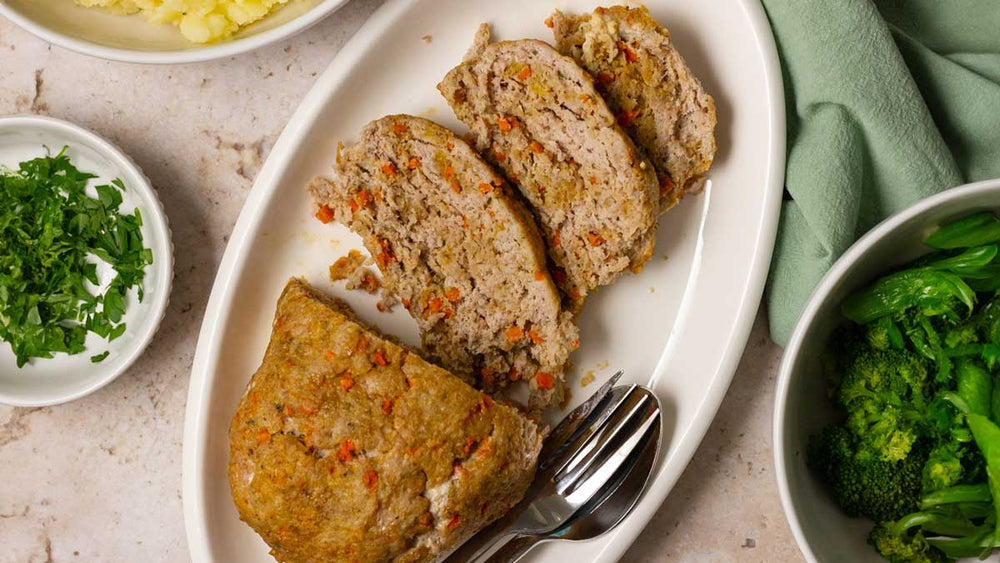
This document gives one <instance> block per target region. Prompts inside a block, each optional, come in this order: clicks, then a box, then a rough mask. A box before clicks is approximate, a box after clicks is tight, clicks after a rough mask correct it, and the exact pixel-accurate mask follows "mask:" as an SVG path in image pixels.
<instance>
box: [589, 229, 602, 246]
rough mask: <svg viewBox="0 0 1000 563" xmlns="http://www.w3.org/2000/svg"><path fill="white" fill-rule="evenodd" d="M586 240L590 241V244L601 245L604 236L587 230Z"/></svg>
mask: <svg viewBox="0 0 1000 563" xmlns="http://www.w3.org/2000/svg"><path fill="white" fill-rule="evenodd" d="M587 242H589V243H590V246H601V245H602V244H604V242H605V241H604V237H602V236H601V235H599V234H597V233H595V232H589V233H587Z"/></svg>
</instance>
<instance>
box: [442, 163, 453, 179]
mask: <svg viewBox="0 0 1000 563" xmlns="http://www.w3.org/2000/svg"><path fill="white" fill-rule="evenodd" d="M454 175H455V169H454V168H452V167H451V165H450V164H449V165H448V166H445V167H444V179H445V180H451V177H452V176H454Z"/></svg>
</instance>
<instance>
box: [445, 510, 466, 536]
mask: <svg viewBox="0 0 1000 563" xmlns="http://www.w3.org/2000/svg"><path fill="white" fill-rule="evenodd" d="M461 521H462V518H461V517H460V516H459V515H458V514H456V515H454V516H452V517H451V520H449V521H448V524H447V525H445V528H446V529H447V530H448V531H449V532H450V531H452V530H454V529H455V528H457V527H458V524H459V522H461Z"/></svg>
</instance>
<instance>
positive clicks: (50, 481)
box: [0, 0, 801, 563]
mask: <svg viewBox="0 0 1000 563" xmlns="http://www.w3.org/2000/svg"><path fill="white" fill-rule="evenodd" d="M379 3H380V2H379V1H377V0H355V1H354V2H351V3H350V4H348V5H347V7H345V8H344V9H342V10H341V11H340V12H338V13H337V14H336V15H334V16H333V17H331V18H329V19H327V20H326V21H325V22H323V23H321V24H320V25H318V26H316V27H314V28H313V29H311V30H310V31H308V32H306V33H304V34H301V35H299V36H297V37H295V38H292V39H290V40H288V41H286V42H284V43H280V44H278V45H274V46H271V47H269V48H265V49H263V50H259V51H257V52H254V53H251V54H248V55H244V56H241V57H238V58H234V59H228V60H223V61H218V62H214V63H206V64H193V65H182V66H139V65H129V64H121V63H113V62H107V61H103V60H98V59H92V58H88V57H85V56H82V55H78V54H76V53H72V52H69V51H66V50H63V49H61V48H58V47H53V46H50V45H48V44H47V43H45V42H44V41H41V40H39V39H37V38H35V37H34V36H32V35H29V34H28V33H26V32H24V31H22V30H20V29H19V28H17V27H15V26H14V25H13V24H11V23H9V22H7V21H5V20H0V115H9V114H15V113H39V114H45V115H51V116H54V117H59V118H62V119H67V120H70V121H73V122H76V123H78V124H80V125H82V126H84V127H87V128H89V129H92V130H94V131H96V132H97V133H99V134H101V135H103V136H105V137H107V138H109V139H111V140H112V141H113V142H115V143H117V144H118V145H119V146H120V147H122V148H123V149H124V150H125V152H127V153H128V154H129V155H131V156H132V158H134V159H135V161H136V162H137V163H138V164H139V165H140V166H141V167H142V168H143V170H144V171H145V172H146V174H147V175H148V176H149V177H150V179H151V180H152V182H153V184H154V185H155V186H156V187H157V188H158V190H159V193H160V197H161V199H162V200H163V204H164V207H165V209H166V212H167V215H168V216H169V218H170V223H171V226H172V228H173V234H174V243H175V245H176V247H177V249H178V252H177V255H176V270H175V271H176V279H175V281H174V292H173V297H172V300H171V303H170V308H169V310H168V311H167V315H166V318H165V319H164V321H163V325H162V328H161V330H160V332H159V334H158V335H157V337H156V339H155V340H154V342H153V344H152V346H151V347H150V348H149V350H148V351H147V352H146V353H145V355H144V356H143V357H142V358H141V359H140V360H139V361H138V362H137V363H136V364H135V365H134V366H133V367H132V369H130V370H129V371H128V372H126V373H125V374H124V375H122V376H121V377H120V378H118V379H117V380H116V381H115V382H114V383H112V384H111V385H108V386H107V387H105V388H104V389H102V390H100V391H98V392H97V393H94V394H93V395H90V396H88V397H86V398H83V399H81V400H78V401H75V402H72V403H69V404H65V405H61V406H57V407H45V408H12V407H7V406H2V405H0V546H3V547H2V549H0V563H7V562H11V563H15V562H16V563H23V562H32V563H34V562H38V563H41V562H72V561H157V562H160V561H164V562H173V561H187V560H188V559H189V557H188V552H187V544H186V543H185V539H184V522H183V515H182V510H181V438H182V428H183V424H184V407H185V401H186V398H187V387H188V377H189V372H190V369H191V361H192V357H193V354H194V348H195V341H196V338H197V334H198V330H199V327H200V325H201V317H202V311H203V310H204V308H205V304H206V302H207V300H208V295H209V291H210V289H211V285H212V281H213V279H214V276H215V270H216V267H217V266H218V264H219V260H220V258H221V256H222V253H223V250H224V249H225V246H226V243H227V241H228V235H229V232H230V230H231V228H232V226H233V224H234V223H235V221H236V216H237V214H238V213H239V211H240V207H241V206H242V205H243V201H244V199H245V198H246V196H247V193H248V192H249V190H250V186H251V181H252V179H253V177H254V174H255V173H256V172H257V170H258V169H259V167H260V165H261V164H262V162H263V160H264V158H266V156H267V153H268V151H269V150H270V148H271V146H272V144H273V143H274V141H275V140H276V139H277V137H278V134H279V133H280V132H281V129H282V127H283V125H284V123H285V121H286V120H287V119H288V118H289V116H290V115H291V114H292V112H293V111H294V109H295V107H296V106H297V105H298V103H299V100H300V99H301V98H302V97H303V95H304V94H305V93H306V92H307V91H308V89H309V88H310V86H311V85H312V83H313V81H314V80H315V77H316V76H317V75H318V73H320V72H321V71H322V70H323V69H325V68H326V66H327V65H328V64H329V62H330V61H331V60H332V58H333V57H334V55H335V54H336V52H337V51H338V50H339V49H340V47H341V46H342V45H343V44H344V43H345V42H346V41H347V40H348V39H349V38H350V37H351V35H352V34H353V33H354V32H355V31H356V30H357V28H358V27H360V25H361V24H362V23H363V22H364V20H365V19H366V18H367V17H368V16H369V15H370V14H371V12H373V11H374V10H375V8H377V7H378V4H379ZM180 249H183V251H180ZM780 356H781V350H780V348H778V347H777V346H776V345H774V344H773V343H771V342H770V340H769V339H768V337H767V326H766V323H765V322H764V319H763V316H762V315H759V316H758V319H757V322H756V324H755V326H754V329H753V333H752V335H751V336H750V341H749V343H748V344H747V348H746V353H745V354H744V356H743V360H742V362H741V364H740V367H739V371H738V372H737V374H736V377H735V380H734V382H733V385H732V387H731V388H730V390H729V394H728V396H727V397H726V399H725V402H724V403H723V404H722V408H721V409H720V411H719V415H718V417H717V418H716V420H715V422H714V424H713V425H712V428H711V430H710V431H709V433H708V436H707V437H706V438H705V441H704V442H703V443H702V444H701V447H700V448H699V449H698V453H697V454H696V455H695V457H694V459H693V460H692V462H691V464H690V465H689V466H688V468H687V470H686V472H685V473H684V476H683V477H682V478H681V480H680V482H679V483H678V484H677V486H676V488H675V489H674V491H673V492H672V493H671V495H670V497H669V498H668V499H667V501H666V503H665V504H664V506H663V507H662V508H661V509H660V511H659V513H658V514H657V515H656V517H655V518H654V519H653V521H652V522H651V523H650V524H649V526H648V527H647V528H646V529H645V531H643V533H642V534H641V535H640V536H639V539H638V541H637V542H636V544H635V545H634V546H633V547H632V549H631V550H630V551H629V552H628V554H627V555H626V556H625V557H624V559H623V560H625V561H630V562H642V561H667V560H670V561H690V562H695V561H697V562H721V561H769V562H770V561H798V560H801V556H800V554H799V552H798V549H797V548H796V546H795V542H794V540H793V538H792V535H791V532H790V530H789V528H788V524H787V523H786V521H785V517H784V515H783V513H782V510H781V504H780V501H779V499H778V491H777V486H776V484H775V481H774V468H773V464H772V461H771V432H770V428H771V407H772V402H773V396H774V384H775V375H776V372H777V366H778V362H779V359H780Z"/></svg>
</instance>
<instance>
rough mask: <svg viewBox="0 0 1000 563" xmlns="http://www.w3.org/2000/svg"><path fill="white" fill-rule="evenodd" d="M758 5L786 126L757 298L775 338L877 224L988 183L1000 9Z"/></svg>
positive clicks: (960, 3) (898, 2)
mask: <svg viewBox="0 0 1000 563" xmlns="http://www.w3.org/2000/svg"><path fill="white" fill-rule="evenodd" d="M763 3H764V7H765V9H766V11H767V15H768V17H769V18H770V21H771V27H772V29H773V30H774V37H775V40H776V42H777V45H778V54H779V56H780V58H781V65H782V72H783V74H784V81H785V98H786V100H785V101H786V113H787V121H788V124H787V127H788V164H787V169H786V176H785V187H786V190H787V193H786V197H785V201H784V202H783V205H782V209H781V223H780V226H779V229H778V240H777V244H776V246H775V251H774V252H775V254H774V260H773V263H772V266H771V274H770V279H769V281H768V287H767V292H766V296H765V298H766V303H767V307H768V314H769V319H770V323H771V336H772V337H773V338H774V340H775V341H776V342H778V343H780V344H784V343H786V342H787V340H788V337H789V336H790V335H791V331H792V328H793V327H794V325H795V322H796V320H798V317H799V314H800V312H801V311H802V308H803V307H804V305H805V302H806V300H807V299H808V298H809V295H810V293H812V290H813V289H814V288H815V287H816V285H817V284H818V283H819V280H820V278H822V276H823V274H824V273H826V271H827V270H828V269H829V268H830V266H832V265H833V263H834V262H835V261H836V260H837V258H838V257H840V255H841V254H842V253H843V252H844V251H845V250H847V248H848V247H849V246H850V245H851V243H853V242H854V241H855V240H856V239H857V238H858V237H860V236H861V235H862V234H864V233H865V232H866V231H868V230H869V229H871V228H872V227H873V226H875V224H876V223H878V222H879V221H881V220H882V219H884V218H885V217H887V216H889V215H891V214H893V213H895V212H897V211H899V210H901V209H903V208H905V207H907V206H909V205H910V204H912V203H914V202H916V201H918V200H920V199H922V198H925V197H927V196H929V195H931V194H934V193H936V192H939V191H942V190H946V189H948V188H951V187H954V186H956V185H959V184H962V183H965V182H972V181H976V180H983V179H987V178H995V177H1000V1H998V0H763ZM997 204H998V207H1000V201H998V202H997Z"/></svg>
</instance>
